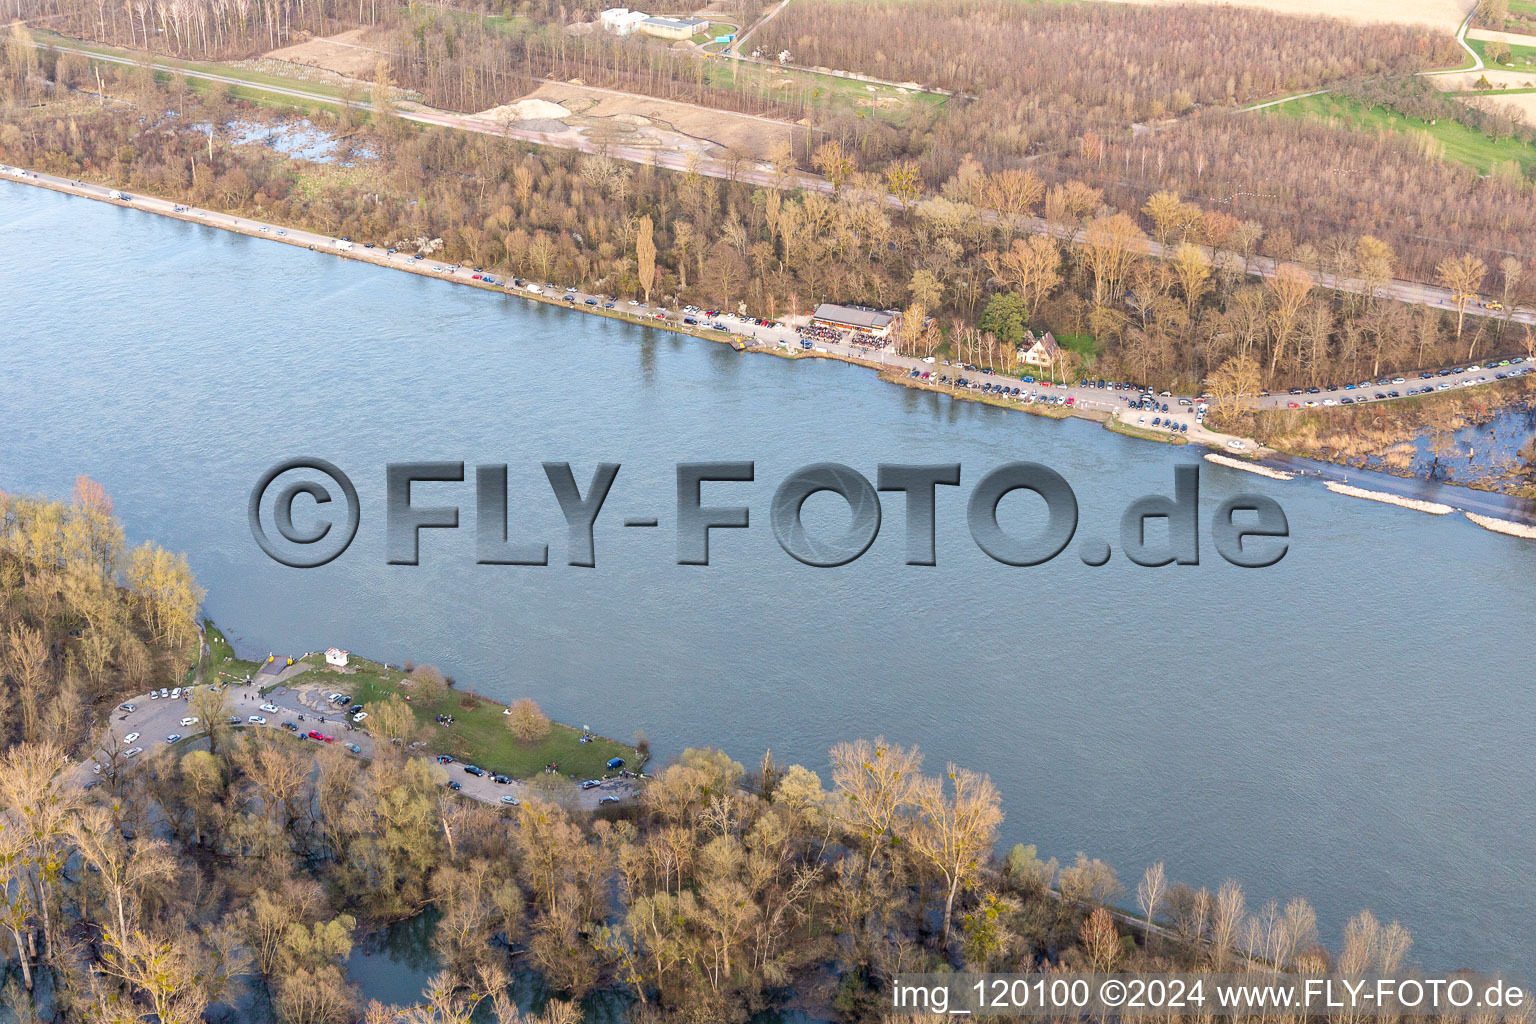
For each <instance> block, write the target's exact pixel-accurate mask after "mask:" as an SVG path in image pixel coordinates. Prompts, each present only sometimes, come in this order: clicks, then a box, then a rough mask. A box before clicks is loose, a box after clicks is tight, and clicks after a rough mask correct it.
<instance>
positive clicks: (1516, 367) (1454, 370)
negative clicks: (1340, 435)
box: [1286, 356, 1531, 409]
mask: <svg viewBox="0 0 1536 1024" xmlns="http://www.w3.org/2000/svg"><path fill="white" fill-rule="evenodd" d="M1524 362H1525V357H1524V356H1515V357H1514V358H1513V359H1501V360H1499V361H1497V362H1489V363H1487V364H1486V365H1485V364H1481V363H1473V364H1472V365H1470V366H1454V367H1449V368H1447V369H1444V370H1437V371H1435V372H1433V373H1431V372H1428V371H1426V372H1424V373H1421V374H1419V380H1421V381H1429V382H1430V383H1428V384H1415V385H1413V386H1412V387H1409V388H1403V389H1401V390H1396V389H1394V388H1393V385H1401V384H1407V383H1408V378H1406V377H1382V378H1381V379H1380V380H1377V381H1375V382H1374V383H1373V382H1371V381H1368V380H1366V381H1361V382H1360V383H1358V384H1345V385H1343V386H1342V387H1340V386H1339V385H1337V384H1329V385H1328V386H1327V387H1310V388H1291V391H1290V393H1291V394H1292V395H1293V396H1295V397H1297V398H1298V399H1300V398H1301V396H1303V395H1325V394H1335V393H1339V392H1350V391H1353V392H1356V394H1340V395H1339V397H1337V398H1318V399H1311V400H1299V401H1294V402H1287V403H1286V406H1287V407H1288V408H1291V409H1300V408H1302V407H1303V406H1305V407H1307V408H1310V407H1312V406H1316V405H1355V404H1357V403H1359V402H1371V401H1381V400H1383V399H1388V398H1402V397H1404V396H1405V395H1427V394H1429V393H1431V392H1433V391H1449V390H1451V389H1452V388H1457V387H1460V388H1465V387H1471V386H1472V385H1474V384H1486V383H1488V380H1489V378H1488V377H1487V376H1486V375H1481V373H1480V371H1484V370H1488V371H1492V372H1493V378H1492V379H1494V380H1507V379H1508V378H1511V377H1520V376H1523V375H1525V374H1527V373H1530V372H1531V368H1530V367H1528V366H1521V365H1520V364H1521V363H1524ZM1505 366H1507V367H1511V369H1508V370H1503V369H1500V367H1505ZM1462 373H1479V374H1480V375H1479V376H1477V377H1464V378H1463V379H1461V380H1458V381H1454V382H1452V381H1440V382H1439V383H1435V381H1436V380H1437V379H1438V378H1440V377H1454V376H1455V375H1457V374H1462ZM1372 387H1378V388H1386V389H1387V390H1385V391H1371V392H1369V393H1367V391H1366V389H1367V388H1372Z"/></svg>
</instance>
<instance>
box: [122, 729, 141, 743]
mask: <svg viewBox="0 0 1536 1024" xmlns="http://www.w3.org/2000/svg"><path fill="white" fill-rule="evenodd" d="M138 738H139V734H138V733H136V732H131V733H129V734H128V735H127V736H124V737H123V742H124V743H132V742H133V741H134V740H136V739H138Z"/></svg>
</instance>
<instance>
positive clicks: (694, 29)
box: [637, 18, 709, 39]
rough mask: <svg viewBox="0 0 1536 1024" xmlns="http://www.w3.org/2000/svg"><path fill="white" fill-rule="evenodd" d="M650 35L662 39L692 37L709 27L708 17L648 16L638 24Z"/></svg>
mask: <svg viewBox="0 0 1536 1024" xmlns="http://www.w3.org/2000/svg"><path fill="white" fill-rule="evenodd" d="M637 27H638V28H639V29H640V31H641V32H644V33H645V34H646V35H648V36H660V37H661V38H662V39H692V38H693V37H694V36H696V35H698V34H699V33H700V32H703V31H704V30H705V29H707V28H709V19H708V18H646V19H645V20H644V21H642V22H640V24H639V25H638V26H637Z"/></svg>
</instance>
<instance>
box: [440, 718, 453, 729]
mask: <svg viewBox="0 0 1536 1024" xmlns="http://www.w3.org/2000/svg"><path fill="white" fill-rule="evenodd" d="M437 724H438V725H440V726H442V727H443V728H444V729H446V728H448V727H449V726H450V725H452V724H453V716H452V715H438V716H437Z"/></svg>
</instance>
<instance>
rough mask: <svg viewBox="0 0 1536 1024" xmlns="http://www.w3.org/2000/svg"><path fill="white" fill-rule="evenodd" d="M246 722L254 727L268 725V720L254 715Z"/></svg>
mask: <svg viewBox="0 0 1536 1024" xmlns="http://www.w3.org/2000/svg"><path fill="white" fill-rule="evenodd" d="M246 721H247V722H250V723H251V724H252V725H266V724H267V720H266V719H265V718H263V717H261V716H260V715H252V716H251V717H250V718H247V719H246Z"/></svg>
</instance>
